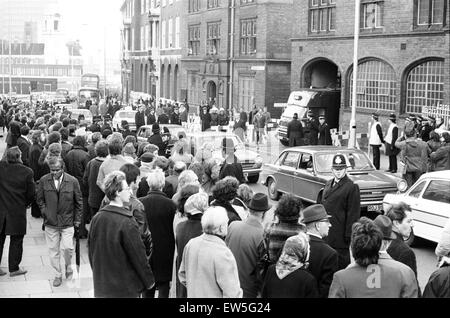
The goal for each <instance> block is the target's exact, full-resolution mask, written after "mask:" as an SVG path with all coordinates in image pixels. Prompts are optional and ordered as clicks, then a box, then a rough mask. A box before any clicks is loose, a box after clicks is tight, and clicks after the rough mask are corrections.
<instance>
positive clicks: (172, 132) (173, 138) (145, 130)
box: [136, 125, 186, 157]
mask: <svg viewBox="0 0 450 318" xmlns="http://www.w3.org/2000/svg"><path fill="white" fill-rule="evenodd" d="M159 128H160V129H161V135H162V137H163V140H164V139H168V145H167V148H166V157H170V155H171V151H172V147H173V145H174V144H175V143H176V142H177V141H178V140H179V139H180V135H181V134H182V135H184V136H186V131H185V129H184V128H183V127H182V126H180V125H159ZM164 128H167V129H168V130H169V135H168V134H164ZM152 134H153V132H152V125H144V126H142V127H140V128H139V130H138V131H137V134H136V135H137V140H138V144H139V145H140V144H141V143H143V142H146V141H147V140H148V137H150V136H151V135H152Z"/></svg>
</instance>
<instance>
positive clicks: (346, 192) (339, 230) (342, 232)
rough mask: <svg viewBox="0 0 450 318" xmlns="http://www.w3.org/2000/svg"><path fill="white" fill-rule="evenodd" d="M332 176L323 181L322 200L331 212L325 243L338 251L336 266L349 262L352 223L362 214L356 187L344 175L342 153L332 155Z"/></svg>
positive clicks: (344, 166) (344, 167)
mask: <svg viewBox="0 0 450 318" xmlns="http://www.w3.org/2000/svg"><path fill="white" fill-rule="evenodd" d="M331 171H332V173H333V176H334V178H333V179H331V180H329V181H328V182H327V183H326V184H325V188H324V190H323V194H322V199H321V200H319V201H322V202H321V203H322V204H323V206H324V207H325V210H326V211H327V212H328V213H329V214H330V215H331V218H330V223H331V228H330V231H329V233H328V238H327V243H328V244H329V245H330V246H331V247H332V248H334V249H335V250H336V251H337V252H338V254H339V269H344V268H346V267H347V266H348V265H349V264H350V253H349V245H350V238H351V233H352V225H353V223H354V222H356V221H357V220H358V219H359V218H360V216H361V207H360V202H361V201H360V193H359V186H358V185H357V184H355V183H353V181H352V180H351V179H350V178H349V177H348V176H347V163H346V160H345V157H344V155H342V154H337V155H335V156H334V157H333V161H332V168H331Z"/></svg>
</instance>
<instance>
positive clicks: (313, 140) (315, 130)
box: [306, 110, 319, 146]
mask: <svg viewBox="0 0 450 318" xmlns="http://www.w3.org/2000/svg"><path fill="white" fill-rule="evenodd" d="M306 129H307V131H308V142H309V145H311V146H316V145H317V144H318V143H319V121H318V120H317V118H316V117H315V115H314V113H313V112H312V111H311V110H310V111H308V120H307V122H306Z"/></svg>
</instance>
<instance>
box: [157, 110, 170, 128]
mask: <svg viewBox="0 0 450 318" xmlns="http://www.w3.org/2000/svg"><path fill="white" fill-rule="evenodd" d="M169 121H170V119H169V116H168V115H167V114H166V113H165V112H163V113H162V114H161V115H159V116H158V124H161V125H168V124H169Z"/></svg>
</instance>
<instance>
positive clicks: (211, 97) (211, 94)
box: [206, 81, 217, 104]
mask: <svg viewBox="0 0 450 318" xmlns="http://www.w3.org/2000/svg"><path fill="white" fill-rule="evenodd" d="M206 97H207V99H208V103H209V102H210V101H214V102H215V103H216V104H217V86H216V83H215V82H214V81H209V83H208V88H207V91H206Z"/></svg>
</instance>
